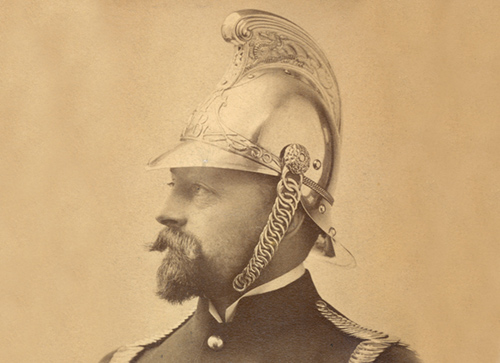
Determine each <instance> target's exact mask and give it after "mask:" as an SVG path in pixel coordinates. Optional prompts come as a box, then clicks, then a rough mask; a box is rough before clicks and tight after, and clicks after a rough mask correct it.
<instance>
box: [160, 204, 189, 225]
mask: <svg viewBox="0 0 500 363" xmlns="http://www.w3.org/2000/svg"><path fill="white" fill-rule="evenodd" d="M156 220H157V221H158V223H161V224H163V225H165V226H176V227H182V226H183V225H185V224H186V222H187V217H186V213H185V208H184V203H182V201H180V200H178V198H172V197H170V198H168V199H167V200H166V201H165V204H164V205H163V208H162V209H161V210H160V213H159V214H158V215H157V216H156Z"/></svg>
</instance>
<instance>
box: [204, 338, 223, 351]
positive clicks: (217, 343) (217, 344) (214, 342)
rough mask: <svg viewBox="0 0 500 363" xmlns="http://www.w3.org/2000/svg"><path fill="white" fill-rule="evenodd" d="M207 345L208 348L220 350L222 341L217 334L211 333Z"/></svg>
mask: <svg viewBox="0 0 500 363" xmlns="http://www.w3.org/2000/svg"><path fill="white" fill-rule="evenodd" d="M207 345H208V347H209V348H210V349H213V350H215V351H218V350H221V349H222V347H223V346H224V341H223V340H222V339H221V337H220V336H218V335H211V336H210V337H208V339H207Z"/></svg>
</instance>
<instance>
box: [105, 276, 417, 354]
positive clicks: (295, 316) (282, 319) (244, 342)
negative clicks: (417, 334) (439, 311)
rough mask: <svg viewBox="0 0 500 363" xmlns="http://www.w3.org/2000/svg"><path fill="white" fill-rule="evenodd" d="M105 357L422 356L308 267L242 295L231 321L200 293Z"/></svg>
mask: <svg viewBox="0 0 500 363" xmlns="http://www.w3.org/2000/svg"><path fill="white" fill-rule="evenodd" d="M209 343H210V344H209ZM209 345H211V346H209ZM220 345H222V347H220ZM105 362H112V363H115V362H141V363H142V362H315V363H316V362H339V363H340V362H342V363H347V362H350V363H355V362H378V363H382V362H387V363H389V362H394V363H396V362H398V363H399V362H405V363H406V362H409V363H411V362H418V359H417V358H416V355H415V353H414V352H412V351H411V350H409V349H408V348H407V347H406V346H405V345H403V344H401V343H400V342H398V341H397V340H392V339H390V338H389V337H387V335H385V334H383V333H379V332H376V331H372V330H369V329H365V328H362V327H361V326H359V325H357V324H356V323H354V322H352V321H351V320H349V319H347V318H346V317H345V316H343V315H342V314H340V313H339V312H338V311H337V310H335V309H334V308H333V307H331V306H330V305H328V304H327V303H326V302H324V301H323V300H322V299H321V297H320V296H319V295H318V293H317V291H316V288H315V287H314V284H313V282H312V280H311V277H310V274H309V272H308V271H306V273H305V274H304V275H303V276H302V277H301V278H299V279H298V280H296V281H295V282H293V283H291V284H289V285H287V286H285V287H283V288H281V289H278V290H275V291H271V292H267V293H264V294H261V295H253V296H249V297H245V298H243V299H242V300H241V301H240V302H239V305H238V308H237V310H236V314H235V316H234V319H233V320H232V322H230V323H223V324H221V323H218V322H217V321H216V320H215V319H214V318H213V317H212V315H211V314H210V313H209V311H208V301H207V300H205V299H200V302H199V304H198V307H197V309H196V312H195V313H194V314H193V315H192V316H190V317H189V318H188V319H187V320H186V321H184V322H183V323H182V324H181V325H180V326H178V327H177V328H175V329H173V330H172V331H170V332H168V333H166V334H164V335H163V336H160V337H157V338H155V339H151V340H149V341H142V342H138V343H137V344H134V345H130V346H125V347H122V348H120V349H118V350H117V351H116V352H113V353H110V354H109V355H107V356H106V357H104V358H103V360H102V361H101V363H105Z"/></svg>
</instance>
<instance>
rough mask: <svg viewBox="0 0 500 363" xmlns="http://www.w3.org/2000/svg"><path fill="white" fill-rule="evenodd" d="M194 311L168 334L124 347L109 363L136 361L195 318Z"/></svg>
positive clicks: (119, 349)
mask: <svg viewBox="0 0 500 363" xmlns="http://www.w3.org/2000/svg"><path fill="white" fill-rule="evenodd" d="M193 314H194V311H193V312H192V313H191V314H189V315H188V316H187V317H186V318H184V319H183V320H182V321H180V322H179V323H178V324H177V325H175V326H174V327H173V328H171V329H169V330H168V331H166V332H163V333H160V334H158V335H155V336H153V337H150V338H146V339H141V340H139V341H137V342H135V343H133V344H128V345H124V346H122V347H120V348H118V350H117V351H116V352H115V354H113V357H112V358H111V360H110V361H109V363H130V362H132V361H133V359H135V358H136V357H137V356H138V355H139V353H141V352H142V351H144V350H145V349H146V348H148V347H150V346H151V345H154V344H157V343H159V342H161V341H164V340H165V339H167V338H168V337H169V336H170V335H172V334H173V333H174V332H175V331H176V330H178V329H179V328H180V327H182V326H183V325H184V324H186V323H187V321H188V320H189V319H190V318H191V317H192V316H193Z"/></svg>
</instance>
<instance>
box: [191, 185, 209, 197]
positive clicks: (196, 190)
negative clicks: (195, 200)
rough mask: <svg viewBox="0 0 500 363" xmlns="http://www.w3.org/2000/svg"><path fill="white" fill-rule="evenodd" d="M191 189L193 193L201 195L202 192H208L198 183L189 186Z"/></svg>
mask: <svg viewBox="0 0 500 363" xmlns="http://www.w3.org/2000/svg"><path fill="white" fill-rule="evenodd" d="M191 191H192V193H193V195H202V194H204V193H209V190H208V189H207V188H205V187H203V186H202V185H200V184H193V185H192V186H191Z"/></svg>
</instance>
